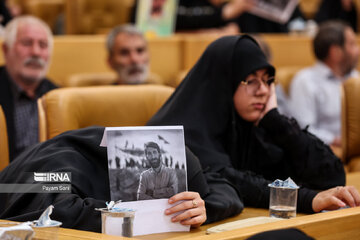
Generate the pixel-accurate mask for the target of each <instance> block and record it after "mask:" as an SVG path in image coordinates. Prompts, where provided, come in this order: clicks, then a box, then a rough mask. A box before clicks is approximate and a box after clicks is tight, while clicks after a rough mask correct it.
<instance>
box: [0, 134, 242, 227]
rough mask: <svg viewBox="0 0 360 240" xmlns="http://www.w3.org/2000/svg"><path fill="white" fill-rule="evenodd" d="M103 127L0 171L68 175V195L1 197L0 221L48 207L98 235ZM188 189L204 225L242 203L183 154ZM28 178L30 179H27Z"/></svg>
mask: <svg viewBox="0 0 360 240" xmlns="http://www.w3.org/2000/svg"><path fill="white" fill-rule="evenodd" d="M103 133H104V128H103V127H90V128H85V129H80V130H74V131H69V132H66V133H63V134H61V135H59V136H56V137H55V138H53V139H50V140H48V141H46V142H44V143H39V144H37V145H35V146H33V147H32V148H30V149H28V150H26V151H25V152H24V153H23V154H21V155H20V156H19V157H18V158H16V159H15V160H14V161H13V162H11V163H10V165H9V166H8V167H7V168H5V169H4V170H3V171H2V172H0V183H12V184H14V183H33V182H34V181H33V178H31V179H29V174H30V175H31V173H32V172H71V186H72V190H71V193H69V194H66V193H37V194H35V193H1V194H0V219H9V220H15V221H28V220H36V219H38V218H39V216H40V214H41V213H42V211H44V210H45V209H46V208H47V207H48V206H49V205H50V204H53V205H54V209H53V213H52V215H51V218H52V219H54V220H57V221H61V222H62V223H63V225H62V226H63V227H66V228H76V229H81V230H88V231H96V232H100V231H101V218H100V213H99V212H98V211H95V210H94V209H95V208H101V207H105V201H109V200H110V189H109V176H108V161H107V151H106V148H105V147H100V146H99V144H100V142H101V139H102V136H103ZM186 158H187V169H188V173H187V174H188V177H187V179H188V189H189V191H197V192H199V193H200V195H201V196H202V198H203V199H204V200H205V202H206V204H207V205H206V206H207V207H209V209H210V210H211V213H212V214H210V215H208V216H207V217H208V219H207V222H213V221H217V220H221V219H224V218H226V217H229V216H232V215H235V214H238V213H239V212H241V210H242V209H243V205H242V203H241V201H240V200H239V198H238V197H237V194H236V191H235V190H234V189H233V188H232V187H231V186H230V183H228V181H227V180H226V179H223V178H219V177H218V176H216V174H214V173H207V174H205V175H203V174H202V170H201V167H200V164H199V163H198V160H197V159H196V157H194V155H193V154H192V153H191V152H190V151H188V150H187V151H186ZM30 177H32V176H30Z"/></svg>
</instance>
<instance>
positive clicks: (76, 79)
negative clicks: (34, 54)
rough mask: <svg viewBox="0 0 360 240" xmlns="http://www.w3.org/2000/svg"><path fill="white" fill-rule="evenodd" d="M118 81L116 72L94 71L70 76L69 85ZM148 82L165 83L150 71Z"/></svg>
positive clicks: (104, 83)
mask: <svg viewBox="0 0 360 240" xmlns="http://www.w3.org/2000/svg"><path fill="white" fill-rule="evenodd" d="M115 81H116V73H115V72H94V73H77V74H73V75H71V76H70V77H69V79H68V81H67V85H66V86H67V87H89V86H101V85H114V84H115ZM147 83H151V84H164V83H163V81H162V79H161V77H160V76H158V75H156V74H154V73H150V74H149V79H148V80H147Z"/></svg>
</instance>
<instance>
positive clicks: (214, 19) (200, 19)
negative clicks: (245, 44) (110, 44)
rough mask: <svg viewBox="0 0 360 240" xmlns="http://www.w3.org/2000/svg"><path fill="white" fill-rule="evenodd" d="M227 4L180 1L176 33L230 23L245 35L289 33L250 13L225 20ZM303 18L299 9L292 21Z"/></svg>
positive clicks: (283, 27) (204, 1)
mask: <svg viewBox="0 0 360 240" xmlns="http://www.w3.org/2000/svg"><path fill="white" fill-rule="evenodd" d="M224 6H225V4H222V5H220V6H215V5H213V4H211V3H210V2H209V1H208V0H180V1H179V5H178V8H177V15H176V25H175V30H176V31H194V30H199V29H209V28H219V27H224V26H225V25H227V24H228V23H230V22H234V23H237V24H238V26H239V27H240V30H241V32H244V33H261V32H263V33H272V32H288V26H287V23H286V24H280V23H277V22H273V21H270V20H267V19H264V18H261V17H258V16H255V15H253V14H250V13H246V12H245V13H243V14H241V15H240V16H239V17H236V18H234V19H229V20H224V19H223V17H222V11H223V7H224ZM136 9H137V2H135V4H134V7H133V10H132V14H131V20H130V21H131V22H132V23H135V17H136ZM297 17H301V18H304V17H303V14H302V13H301V11H300V9H299V7H297V8H296V9H295V11H294V13H293V14H292V16H291V18H290V19H295V18H297Z"/></svg>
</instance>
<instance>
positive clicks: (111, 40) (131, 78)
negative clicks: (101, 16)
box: [106, 24, 161, 84]
mask: <svg viewBox="0 0 360 240" xmlns="http://www.w3.org/2000/svg"><path fill="white" fill-rule="evenodd" d="M106 48H107V52H108V59H107V60H108V64H109V66H110V67H111V69H113V70H114V71H115V72H116V73H117V79H116V84H143V83H160V82H161V80H160V78H159V77H158V76H156V75H155V74H150V72H149V67H150V65H149V63H150V54H149V49H148V43H147V41H146V39H145V37H144V35H143V34H142V33H141V32H140V31H139V30H138V29H137V28H136V27H135V26H133V25H130V24H125V25H120V26H117V27H115V28H113V29H112V30H111V31H110V33H109V34H108V36H107V40H106Z"/></svg>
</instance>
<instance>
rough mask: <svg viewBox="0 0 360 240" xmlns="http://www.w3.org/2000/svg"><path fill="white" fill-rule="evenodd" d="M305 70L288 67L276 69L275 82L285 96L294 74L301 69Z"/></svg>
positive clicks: (287, 93)
mask: <svg viewBox="0 0 360 240" xmlns="http://www.w3.org/2000/svg"><path fill="white" fill-rule="evenodd" d="M303 68H305V67H304V66H288V67H279V68H277V69H276V76H275V79H276V82H277V83H279V84H280V85H281V86H282V88H283V90H284V93H285V94H286V96H289V91H290V85H291V81H292V79H293V78H294V76H295V74H296V73H297V72H298V71H300V70H301V69H303Z"/></svg>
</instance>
